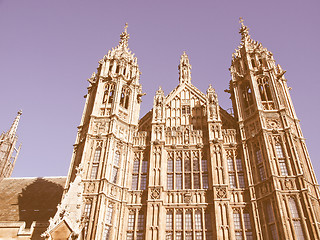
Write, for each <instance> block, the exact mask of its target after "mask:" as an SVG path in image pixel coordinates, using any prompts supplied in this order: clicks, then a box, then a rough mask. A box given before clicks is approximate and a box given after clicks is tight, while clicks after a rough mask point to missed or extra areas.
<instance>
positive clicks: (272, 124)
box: [267, 119, 280, 129]
mask: <svg viewBox="0 0 320 240" xmlns="http://www.w3.org/2000/svg"><path fill="white" fill-rule="evenodd" d="M279 127H280V123H279V120H277V119H268V120H267V128H268V129H278V128H279Z"/></svg>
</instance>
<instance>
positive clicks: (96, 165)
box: [90, 147, 101, 179]
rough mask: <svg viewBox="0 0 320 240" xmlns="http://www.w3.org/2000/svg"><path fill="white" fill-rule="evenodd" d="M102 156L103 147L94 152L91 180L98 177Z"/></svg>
mask: <svg viewBox="0 0 320 240" xmlns="http://www.w3.org/2000/svg"><path fill="white" fill-rule="evenodd" d="M100 156H101V147H98V148H97V149H96V151H95V152H94V156H93V160H92V167H91V173H90V179H96V178H97V176H98V168H99V161H100Z"/></svg>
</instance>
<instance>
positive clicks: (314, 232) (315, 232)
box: [302, 192, 320, 239]
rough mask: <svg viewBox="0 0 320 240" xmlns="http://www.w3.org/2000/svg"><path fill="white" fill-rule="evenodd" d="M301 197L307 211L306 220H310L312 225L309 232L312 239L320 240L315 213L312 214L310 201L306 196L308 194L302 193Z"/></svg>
mask: <svg viewBox="0 0 320 240" xmlns="http://www.w3.org/2000/svg"><path fill="white" fill-rule="evenodd" d="M302 197H303V198H304V203H305V204H306V206H308V207H307V208H306V209H307V213H308V216H307V219H312V220H313V221H312V223H311V224H310V226H311V231H312V235H313V238H314V239H320V231H319V228H318V225H317V218H316V216H315V214H316V213H315V212H314V208H313V206H312V202H311V199H310V196H309V195H308V192H303V193H302Z"/></svg>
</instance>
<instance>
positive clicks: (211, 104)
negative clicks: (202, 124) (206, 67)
mask: <svg viewBox="0 0 320 240" xmlns="http://www.w3.org/2000/svg"><path fill="white" fill-rule="evenodd" d="M207 98H208V109H209V119H210V120H217V119H218V111H219V109H218V108H219V103H218V95H217V94H216V92H215V90H214V88H213V87H212V86H211V84H210V85H209V88H208V90H207Z"/></svg>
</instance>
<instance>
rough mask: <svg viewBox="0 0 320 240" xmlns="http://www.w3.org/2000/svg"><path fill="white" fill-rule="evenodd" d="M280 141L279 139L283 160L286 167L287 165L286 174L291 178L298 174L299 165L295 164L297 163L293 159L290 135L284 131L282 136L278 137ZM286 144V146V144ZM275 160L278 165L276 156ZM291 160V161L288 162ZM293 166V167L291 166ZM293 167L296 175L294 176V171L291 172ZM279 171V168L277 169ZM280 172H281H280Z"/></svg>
mask: <svg viewBox="0 0 320 240" xmlns="http://www.w3.org/2000/svg"><path fill="white" fill-rule="evenodd" d="M280 139H281V143H280V145H281V147H282V150H283V155H284V158H285V161H286V165H287V168H288V174H289V176H292V175H297V174H299V171H298V170H299V164H298V163H297V161H295V159H293V156H294V154H293V152H292V148H293V146H292V141H291V135H290V132H289V131H287V130H285V132H284V135H283V136H282V135H281V136H280ZM286 143H287V144H286ZM274 146H275V145H274ZM277 160H278V164H279V159H278V156H277ZM290 160H291V161H290ZM292 165H293V166H292ZM293 167H294V168H295V170H296V171H295V172H296V174H294V171H293ZM279 169H280V168H279ZM280 172H281V171H280Z"/></svg>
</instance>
